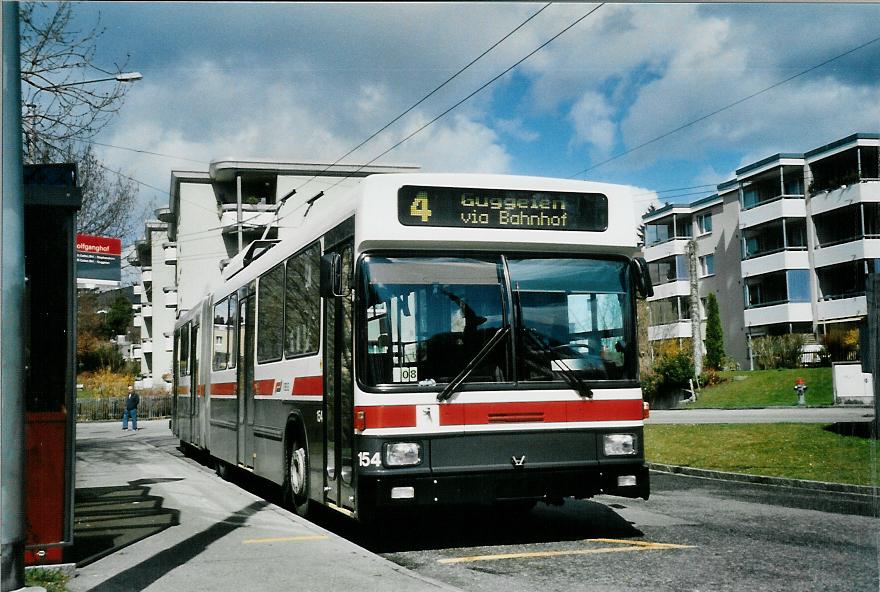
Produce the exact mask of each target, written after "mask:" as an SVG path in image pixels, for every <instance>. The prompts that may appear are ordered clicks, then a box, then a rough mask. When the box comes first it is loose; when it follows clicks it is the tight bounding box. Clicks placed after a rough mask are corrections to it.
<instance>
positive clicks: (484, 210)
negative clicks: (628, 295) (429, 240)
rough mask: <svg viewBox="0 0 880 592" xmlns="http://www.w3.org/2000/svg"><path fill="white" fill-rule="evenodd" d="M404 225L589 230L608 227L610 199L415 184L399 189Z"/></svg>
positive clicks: (598, 195)
mask: <svg viewBox="0 0 880 592" xmlns="http://www.w3.org/2000/svg"><path fill="white" fill-rule="evenodd" d="M397 218H398V220H400V223H401V224H403V225H405V226H443V227H455V228H468V227H476V228H515V229H521V230H522V229H528V230H589V231H594V232H601V231H603V230H606V229H607V228H608V198H607V197H606V196H605V195H603V194H601V193H568V192H558V191H552V192H551V191H539V192H535V191H515V190H508V189H466V188H461V187H416V186H412V185H406V186H404V187H401V188H400V190H399V191H398V193H397Z"/></svg>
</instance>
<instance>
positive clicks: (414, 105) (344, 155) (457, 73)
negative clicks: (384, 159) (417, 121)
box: [296, 2, 553, 191]
mask: <svg viewBox="0 0 880 592" xmlns="http://www.w3.org/2000/svg"><path fill="white" fill-rule="evenodd" d="M551 4H553V3H552V2H548V3H547V4H545V5H544V6H542V7H541V8H540V9H539V10H538V11H537V12H535V13H534V14H532V15H531V16H530V17H528V18H527V19H526V20H524V21H523V22H521V23H520V24H519V25H517V26H516V27H514V28H513V29H512V30H511V31H509V32H508V33H507V34H506V35H504V36H503V37H502V38H501V39H499V40H498V41H496V42H495V43H493V44H492V45H491V46H490V47H489V48H488V49H486V50H485V51H483V53H481V54H480V55H478V56H477V57H475V58H474V59H472V60H471V61H470V62H468V63H467V64H466V65H464V66H462V67H461V68H460V69H459V70H458V71H457V72H456V73H455V74H453V75H452V76H450V77H449V78H447V79H446V80H444V81H443V82H442V83H441V84H440V85H439V86H437V87H436V88H434V90H432V91H431V92H429V93H428V94H426V95H425V96H423V97H422V98H421V99H419V100H418V101H416V102H415V103H413V104H412V105H410V106H409V107H408V108H407V109H406V110H404V111H403V112H402V113H400V114H399V115H398V116H396V117H395V118H394V119H392V120H391V121H389V122H388V123H386V124H385V125H383V126H382V127H381V128H379V129H378V130H376V131H375V132H373V133H372V134H370V136H369V137H367V138H366V139H365V140H363V141H362V142H361V143H360V144H358V145H357V146H355V147H354V148H352V149H351V150H349V151H348V152H346V153H345V154H343V155H342V156H340V157H339V158H337V159H336V160H335V161H333V164H331V165H329V166H328V167H327V168H325V169H324V170H323V171H321V172H322V173H325V172H327V171H328V170H330V169H331V168H333V167H334V166H336V165H337V164H339V163H340V162H341V161H342V160H343V159H344V158H346V157H348V156H351V155H352V154H353V153H354V152H356V151H357V150H358V149H360V148H362V147H364V146H365V145H366V144H367V143H369V142H370V141H371V140H373V139H374V138H375V137H376V136H378V135H379V134H381V133H382V132H384V131H385V130H387V129H388V128H389V127H391V126H392V125H394V124H395V123H397V122H398V121H400V120H401V119H402V118H403V117H405V116H406V115H407V114H409V113H410V112H412V110H413V109H415V108H416V107H418V106H419V105H421V104H422V103H424V102H425V101H426V100H428V99H429V98H430V97H432V96H433V95H434V94H436V93H437V92H438V91H439V90H440V89H442V88H443V87H444V86H446V85H447V84H449V83H450V82H452V81H453V80H455V79H456V78H458V76H459V75H460V74H462V73H463V72H464V71H465V70H467V69H468V68H470V67H471V66H473V65H474V64H476V63H477V62H478V61H480V60H481V59H482V58H484V57H485V56H486V55H487V54H488V53H489V52H491V51H492V50H493V49H495V48H496V47H498V46H499V45H501V44H502V43H504V42H505V41H506V40H507V39H509V38H510V37H511V36H513V34H514V33H516V32H517V31H519V30H520V29H522V28H523V27H524V26H526V24H528V23H529V22H530V21H531V20H532V19H534V18H535V17H537V16H538V15H539V14H541V13H542V12H544V10H546V9H547V8H548V7H549V6H550V5H551ZM318 176H319V175H315V176H314V177H312V178H311V179H309V180H307V181H306V182H304V183H303V184H302V185H300V186H299V187H297V188H296V190H297V191H299V190H300V189H302V188H303V187H305V186H306V185H308V184H309V183H310V182H311V181H313V180H315V179H316V178H318Z"/></svg>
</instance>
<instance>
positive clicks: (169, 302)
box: [162, 288, 177, 308]
mask: <svg viewBox="0 0 880 592" xmlns="http://www.w3.org/2000/svg"><path fill="white" fill-rule="evenodd" d="M162 291H163V292H165V308H177V289H176V288H164V289H163V290H162Z"/></svg>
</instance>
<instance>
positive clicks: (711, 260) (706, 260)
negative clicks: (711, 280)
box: [699, 255, 715, 277]
mask: <svg viewBox="0 0 880 592" xmlns="http://www.w3.org/2000/svg"><path fill="white" fill-rule="evenodd" d="M699 263H700V277H706V276H709V275H715V255H706V256H704V257H700V259H699Z"/></svg>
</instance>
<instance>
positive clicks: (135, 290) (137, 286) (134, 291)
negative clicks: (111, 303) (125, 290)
mask: <svg viewBox="0 0 880 592" xmlns="http://www.w3.org/2000/svg"><path fill="white" fill-rule="evenodd" d="M131 291H132V294H134V295H135V296H141V295H142V294H143V293H144V287H143V286H142V285H140V284H135V285H133V286H132V287H131Z"/></svg>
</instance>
